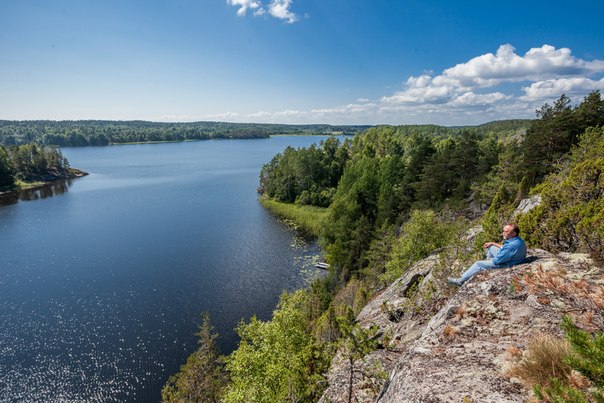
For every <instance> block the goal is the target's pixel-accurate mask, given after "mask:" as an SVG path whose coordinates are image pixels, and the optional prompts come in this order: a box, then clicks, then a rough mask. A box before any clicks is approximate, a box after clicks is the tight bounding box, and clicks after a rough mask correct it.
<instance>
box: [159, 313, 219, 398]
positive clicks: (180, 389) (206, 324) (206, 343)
mask: <svg viewBox="0 0 604 403" xmlns="http://www.w3.org/2000/svg"><path fill="white" fill-rule="evenodd" d="M197 336H199V340H198V344H199V347H198V348H197V350H196V351H195V352H194V353H193V354H191V355H190V356H189V358H188V359H187V362H186V364H184V365H183V366H182V367H180V371H179V372H178V373H177V374H176V375H172V376H171V377H170V379H168V382H167V383H166V385H165V386H164V388H163V389H162V401H163V402H171V403H181V402H182V403H184V402H219V401H220V396H221V393H222V389H223V388H224V386H225V384H226V381H227V378H226V374H225V372H224V365H223V363H222V357H219V355H218V350H217V348H216V338H217V337H218V336H217V335H216V334H215V333H214V328H213V327H212V325H211V324H210V316H209V314H208V313H207V312H205V313H204V314H203V321H202V323H201V325H200V326H199V332H198V333H197Z"/></svg>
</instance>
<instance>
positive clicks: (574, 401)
mask: <svg viewBox="0 0 604 403" xmlns="http://www.w3.org/2000/svg"><path fill="white" fill-rule="evenodd" d="M533 392H534V393H535V396H537V398H538V399H540V400H544V401H547V402H551V403H589V400H588V398H587V397H586V396H585V394H584V393H583V392H582V391H580V390H579V389H577V388H575V387H572V386H568V385H565V384H564V383H563V382H561V381H560V380H559V379H558V378H553V379H551V380H550V382H549V385H547V386H541V385H538V384H537V385H535V386H534V387H533Z"/></svg>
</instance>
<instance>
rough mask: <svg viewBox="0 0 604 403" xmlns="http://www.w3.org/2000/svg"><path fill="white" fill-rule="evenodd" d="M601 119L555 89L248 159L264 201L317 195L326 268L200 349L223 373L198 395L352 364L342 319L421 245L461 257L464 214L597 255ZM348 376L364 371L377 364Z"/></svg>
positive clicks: (317, 381) (299, 381) (354, 355)
mask: <svg viewBox="0 0 604 403" xmlns="http://www.w3.org/2000/svg"><path fill="white" fill-rule="evenodd" d="M603 126H604V101H603V100H602V99H601V96H600V93H599V92H598V91H595V92H592V93H590V94H589V95H587V96H586V97H585V98H584V99H583V101H582V102H581V103H580V104H579V105H577V106H571V105H570V103H569V101H568V98H567V97H565V96H564V95H563V96H561V97H560V99H559V100H557V101H556V102H555V103H554V105H553V106H552V105H549V104H545V105H544V106H543V107H542V108H541V109H540V110H539V111H537V119H536V120H534V121H524V120H517V121H502V122H491V123H489V124H485V125H481V126H476V127H464V128H461V127H454V128H445V127H442V126H430V125H425V126H398V127H394V126H379V127H373V128H369V129H367V130H366V131H365V132H363V134H362V135H358V136H355V138H354V139H353V140H352V141H350V140H347V141H345V142H343V143H341V142H339V141H337V140H336V139H330V140H328V141H325V142H324V143H322V144H321V145H320V146H312V147H309V148H300V149H292V148H290V149H287V150H285V151H284V152H283V153H280V154H278V155H277V156H275V157H274V158H273V159H272V160H271V161H270V162H268V163H267V164H266V165H265V166H264V167H263V169H262V171H261V173H260V187H259V190H260V191H261V192H263V193H264V195H263V197H270V198H272V199H274V200H275V203H277V202H278V201H280V202H286V203H290V204H289V205H290V206H296V205H298V206H301V207H304V208H307V207H308V205H310V206H315V208H318V207H317V206H322V207H323V209H322V210H319V211H323V213H320V214H321V215H322V217H323V220H322V226H321V228H322V229H321V231H320V233H319V241H320V243H321V244H322V247H323V249H324V251H325V252H326V254H327V256H326V257H327V260H328V262H329V263H330V264H331V269H330V272H329V275H328V276H327V277H325V278H324V279H321V280H317V281H315V282H314V283H313V284H312V286H311V287H309V288H308V289H305V290H299V291H296V292H295V293H293V294H291V295H290V294H287V293H285V294H284V295H283V297H282V300H281V304H280V305H279V307H278V308H277V310H276V311H275V313H274V317H273V320H272V321H269V322H261V321H258V320H257V319H255V318H254V319H252V320H251V321H250V323H249V324H246V323H244V322H242V323H241V324H240V326H239V328H238V332H239V335H240V337H241V342H240V346H239V348H238V349H237V350H236V351H235V352H233V353H232V354H231V355H230V356H228V357H225V358H224V361H223V360H217V359H216V360H214V361H213V362H212V363H210V364H211V367H212V368H217V369H218V370H220V371H221V372H222V373H223V374H225V376H226V377H225V378H222V379H227V377H230V379H228V380H227V381H225V383H224V384H223V385H222V386H221V390H215V389H213V392H214V395H213V397H212V400H213V401H226V402H244V401H246V397H249V396H265V397H266V401H316V400H317V399H318V397H319V396H320V395H321V390H322V388H324V387H325V385H326V384H327V380H326V379H325V377H324V375H325V369H326V363H327V362H329V361H330V360H331V358H332V357H333V356H334V354H335V352H336V351H339V352H340V354H341V358H342V359H345V360H347V361H348V362H349V363H350V364H349V365H350V373H351V374H352V373H353V372H354V362H355V360H358V359H360V358H362V357H363V355H364V354H367V352H369V351H371V349H375V348H378V346H377V344H376V343H375V339H374V336H375V332H374V331H373V330H372V329H371V328H369V329H364V328H361V327H360V325H359V324H358V323H356V322H355V317H356V315H357V314H358V313H359V312H360V310H361V309H362V307H363V306H364V304H365V303H366V301H367V300H368V299H369V298H371V295H373V294H374V293H375V292H377V291H379V290H382V289H383V288H384V287H385V286H386V285H387V284H389V283H390V282H392V281H393V280H394V279H396V278H397V277H398V276H400V275H401V274H402V273H404V271H405V270H406V269H407V268H409V267H411V265H412V264H413V263H414V262H416V261H418V260H419V259H422V258H423V257H426V256H428V254H430V253H433V252H434V250H437V249H438V250H441V252H439V253H440V255H441V258H442V259H443V261H444V262H453V261H456V262H458V263H459V262H461V264H462V265H463V264H466V263H469V262H470V261H473V260H475V259H476V257H478V256H477V255H475V252H467V251H468V249H470V250H471V249H472V247H471V245H470V247H469V248H468V241H463V240H462V238H463V237H460V234H463V233H465V232H466V231H467V230H468V229H469V227H470V226H476V224H479V225H480V226H481V227H482V233H479V235H478V236H477V238H476V245H482V243H483V242H484V241H485V240H486V239H485V238H488V240H494V239H497V237H498V235H499V233H500V231H501V228H502V224H503V223H506V222H510V220H519V221H520V226H521V230H522V234H523V236H524V237H525V238H526V240H527V241H528V243H529V246H533V247H535V246H536V247H544V248H548V249H550V250H552V251H570V252H574V251H581V252H588V253H590V254H591V255H592V256H593V257H594V258H595V259H598V260H603V259H604V257H603V256H604V243H603V242H602V239H604V202H603V201H604V197H603V196H604V194H603V191H602V189H604V157H603V155H604V154H603V153H604V148H603V147H604V127H603ZM530 194H540V195H541V196H542V199H543V202H542V204H541V205H540V206H539V207H537V208H535V209H533V210H531V211H529V212H528V213H526V214H524V215H520V216H519V217H518V216H516V217H515V216H514V209H515V207H516V206H517V205H518V203H519V201H520V200H521V199H522V198H524V197H526V196H527V195H530ZM488 206H490V207H489V208H488V210H487V211H486V212H485V208H486V207H488ZM461 242H466V243H464V244H463V246H461ZM477 250H478V248H477V249H476V251H477ZM445 269H446V270H449V271H450V270H451V267H446V268H445ZM426 298H428V299H429V298H433V299H438V298H439V296H438V295H432V296H426ZM387 308H388V307H384V309H387ZM395 314H396V312H393V315H395ZM291 340H294V341H295V342H296V344H295V346H296V348H295V349H294V350H293V351H292V350H291V348H292V344H291V343H290V341H291ZM382 348H384V347H382ZM266 357H271V358H270V359H267V358H266ZM272 357H274V359H273V358H272ZM225 361H226V365H225ZM206 363H207V362H206ZM198 368H200V366H197V367H196V366H193V365H190V364H189V363H187V364H185V365H184V366H183V367H182V368H181V371H180V372H179V373H178V374H177V375H176V377H175V378H174V379H173V381H172V382H171V383H170V384H169V385H167V386H166V389H165V390H164V394H163V398H164V400H166V401H179V400H178V399H177V398H176V399H174V398H173V397H174V396H176V394H175V393H176V391H178V393H180V394H181V395H182V394H183V393H187V391H188V389H187V387H184V390H178V386H177V382H176V389H174V388H175V381H176V380H178V379H189V378H190V377H192V376H194V375H200V376H202V377H203V374H202V373H200V372H199V370H198ZM361 376H363V377H367V379H368V382H373V381H372V377H374V378H375V377H379V376H380V375H379V371H378V372H376V374H362V375H361ZM375 379H377V378H375ZM351 385H352V383H351ZM269 386H270V387H269ZM352 395H353V393H352V390H349V394H348V400H349V401H353V400H354V399H353V396H352ZM189 396H190V395H189Z"/></svg>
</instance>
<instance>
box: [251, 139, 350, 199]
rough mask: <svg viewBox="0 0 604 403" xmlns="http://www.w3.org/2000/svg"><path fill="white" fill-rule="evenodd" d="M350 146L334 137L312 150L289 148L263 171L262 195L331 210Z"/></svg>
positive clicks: (261, 177) (265, 166)
mask: <svg viewBox="0 0 604 403" xmlns="http://www.w3.org/2000/svg"><path fill="white" fill-rule="evenodd" d="M348 147H349V142H345V143H344V144H342V145H340V142H339V140H337V139H336V138H334V137H331V138H329V139H327V140H326V141H324V142H322V143H321V147H316V146H315V145H314V144H313V145H311V146H310V147H308V148H299V149H294V148H292V147H288V148H286V149H285V151H283V153H280V154H277V155H276V156H275V157H274V158H273V159H272V160H271V161H270V162H269V163H268V164H265V165H264V166H263V167H262V170H261V171H260V187H259V188H258V190H259V192H260V193H262V194H264V195H266V196H268V197H270V198H273V199H275V200H277V201H281V202H286V203H294V202H296V204H301V205H305V204H309V205H314V206H320V207H327V206H329V204H330V203H331V201H332V199H333V196H334V194H335V188H336V186H337V185H338V181H339V180H340V177H341V176H342V173H343V171H344V166H345V165H346V162H347V160H348V154H349V152H348Z"/></svg>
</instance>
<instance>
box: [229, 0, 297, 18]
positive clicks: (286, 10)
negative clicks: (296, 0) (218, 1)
mask: <svg viewBox="0 0 604 403" xmlns="http://www.w3.org/2000/svg"><path fill="white" fill-rule="evenodd" d="M292 3H293V0H270V2H269V3H268V4H266V5H263V3H262V1H261V0H227V4H230V5H232V6H239V9H238V10H237V15H238V16H240V17H243V16H244V15H246V13H247V10H248V9H249V10H254V16H261V15H264V14H266V13H267V10H268V14H270V15H271V16H272V17H274V18H278V19H280V20H284V21H285V22H287V23H288V24H293V23H294V22H296V21H298V16H297V15H296V14H294V13H293V12H292V11H291V10H290V8H291V5H292Z"/></svg>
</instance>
